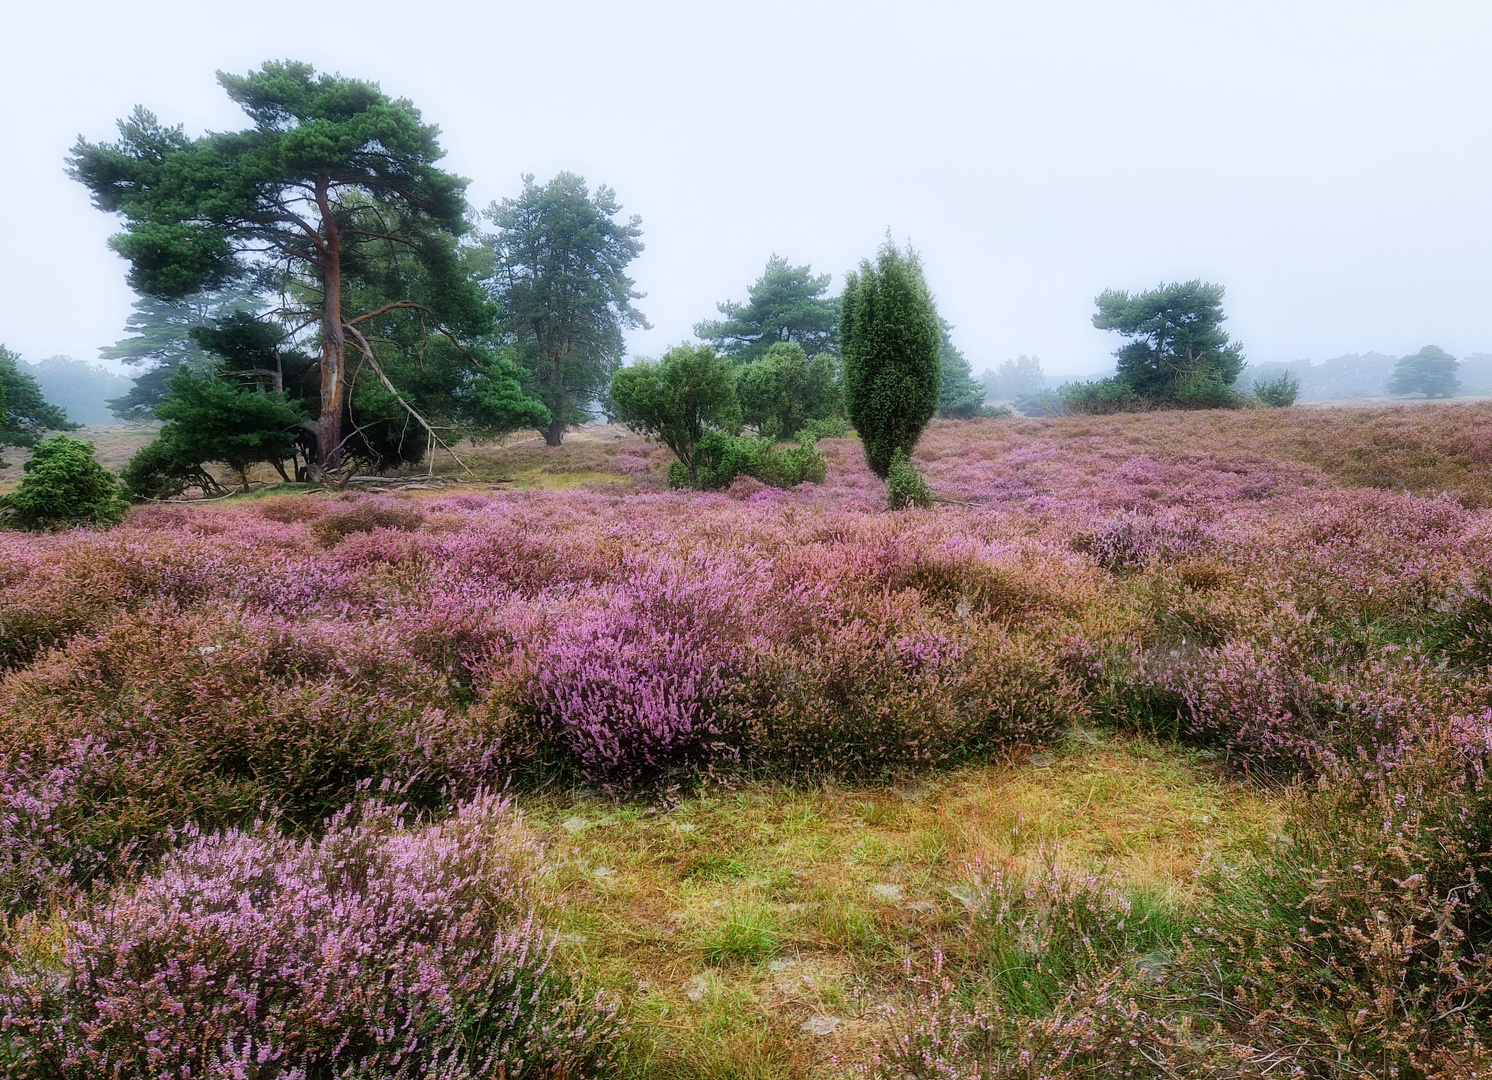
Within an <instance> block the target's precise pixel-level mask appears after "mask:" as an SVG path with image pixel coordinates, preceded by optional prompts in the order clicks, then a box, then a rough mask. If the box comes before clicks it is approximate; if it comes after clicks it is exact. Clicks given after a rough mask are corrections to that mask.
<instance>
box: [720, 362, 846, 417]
mask: <svg viewBox="0 0 1492 1080" xmlns="http://www.w3.org/2000/svg"><path fill="white" fill-rule="evenodd" d="M736 397H737V399H738V400H739V401H740V403H741V419H742V420H743V421H744V422H746V423H747V424H750V425H751V426H752V427H754V428H756V430H757V431H758V432H760V433H761V434H762V435H764V436H767V437H769V438H773V439H791V438H794V437H795V436H796V435H797V434H798V432H799V431H801V430H802V429H803V426H804V425H805V424H807V423H809V422H810V421H813V420H823V419H827V418H829V417H832V416H838V415H841V412H840V410H841V409H842V408H843V391H842V389H841V387H840V384H839V371H838V365H837V364H836V363H835V361H834V356H833V355H832V354H831V353H826V352H821V353H819V354H818V355H816V356H812V357H810V356H809V355H808V354H807V353H806V352H804V351H803V347H802V346H801V345H796V344H793V343H792V342H779V343H778V344H776V345H773V346H772V347H771V348H770V349H768V350H767V353H766V355H765V356H763V357H762V358H761V359H760V360H756V361H753V362H752V363H749V364H747V365H746V366H744V367H742V368H740V369H738V370H737V372H736Z"/></svg>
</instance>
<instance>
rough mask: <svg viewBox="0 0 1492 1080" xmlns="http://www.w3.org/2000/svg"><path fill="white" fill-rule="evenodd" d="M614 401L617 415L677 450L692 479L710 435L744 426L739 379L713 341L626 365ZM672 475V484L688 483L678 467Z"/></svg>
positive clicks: (614, 387) (679, 347)
mask: <svg viewBox="0 0 1492 1080" xmlns="http://www.w3.org/2000/svg"><path fill="white" fill-rule="evenodd" d="M610 399H611V408H612V410H613V411H614V413H615V415H616V418H617V419H618V420H619V421H621V423H623V424H625V425H626V426H627V427H629V428H631V429H632V430H633V431H635V432H637V433H638V434H640V435H645V436H647V437H648V438H650V439H657V440H658V441H659V442H661V443H662V444H663V445H664V446H666V447H668V448H669V449H670V450H672V451H673V453H674V456H675V457H676V458H678V459H679V464H681V465H682V466H683V469H684V475H685V476H686V477H688V478H689V479H690V480H693V479H694V478H695V477H696V476H697V474H698V469H699V464H698V461H697V456H698V448H699V447H700V446H702V445H703V441H704V440H705V439H707V438H710V437H712V436H720V434H721V432H736V431H740V430H741V410H740V408H739V406H738V405H737V404H736V389H735V379H734V378H733V377H732V375H731V372H730V368H729V367H728V366H727V365H726V364H725V362H724V361H723V360H721V359H720V357H718V356H716V355H715V350H714V349H712V348H710V346H708V345H699V346H694V345H675V346H674V347H673V348H671V349H669V350H668V351H667V352H666V353H664V354H663V359H661V360H659V361H658V362H657V363H656V364H655V363H653V362H652V361H651V360H639V361H638V362H637V363H635V364H633V365H632V366H631V367H625V368H622V370H620V371H618V372H617V373H616V374H615V375H614V376H613V377H612V380H611V390H610ZM668 476H669V483H670V484H671V485H672V486H674V487H681V486H683V485H682V483H677V482H675V477H676V470H674V469H673V468H670V469H669V470H668ZM729 482H730V481H726V483H729ZM722 486H723V485H722Z"/></svg>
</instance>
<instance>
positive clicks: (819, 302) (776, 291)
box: [694, 254, 839, 363]
mask: <svg viewBox="0 0 1492 1080" xmlns="http://www.w3.org/2000/svg"><path fill="white" fill-rule="evenodd" d="M832 280H833V278H832V277H831V275H829V274H817V275H816V274H814V272H813V268H812V267H810V266H808V265H807V264H804V265H803V266H792V265H790V264H789V263H788V260H787V259H785V258H783V257H782V256H781V255H775V254H774V255H773V256H772V257H771V258H770V259H768V260H767V269H766V271H765V272H763V274H762V276H761V277H759V278H757V279H756V283H755V284H754V285H752V286H751V288H750V289H749V290H747V295H748V299H747V301H746V303H744V304H742V303H739V302H737V301H734V300H724V301H721V302H720V303H718V304H716V305H715V307H716V309H717V310H718V311H719V312H720V314H721V315H724V316H725V318H723V319H708V320H706V321H704V322H701V323H697V324H695V327H694V335H695V337H697V338H699V339H700V340H702V341H708V342H710V343H711V344H713V345H714V346H715V347H716V348H717V349H718V350H719V351H720V352H721V353H722V354H723V355H725V356H728V357H730V358H731V359H733V360H735V361H737V362H740V363H749V362H751V361H753V360H758V359H760V358H761V357H763V356H765V355H766V352H767V350H768V349H770V348H771V347H772V346H773V345H776V344H778V343H782V342H791V343H792V344H795V345H801V346H802V347H803V351H804V352H806V353H808V355H809V356H812V355H814V354H815V353H818V352H824V351H833V350H834V349H835V348H836V347H837V344H838V329H839V302H838V300H836V299H835V298H834V297H830V296H825V295H824V294H825V293H826V292H828V291H829V285H830V283H831V282H832Z"/></svg>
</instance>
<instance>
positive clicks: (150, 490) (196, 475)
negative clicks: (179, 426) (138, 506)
mask: <svg viewBox="0 0 1492 1080" xmlns="http://www.w3.org/2000/svg"><path fill="white" fill-rule="evenodd" d="M119 479H120V480H121V481H122V482H123V483H124V487H125V490H126V491H128V492H129V496H130V498H131V499H134V500H135V501H136V502H145V501H149V500H159V499H174V498H176V497H178V496H180V495H183V494H185V493H186V492H188V491H190V490H192V489H196V490H198V491H201V492H202V493H203V494H207V493H208V492H214V491H222V490H223V489H222V486H221V485H220V484H219V483H218V482H217V480H216V479H214V478H213V476H212V474H211V473H209V472H208V471H207V470H206V469H204V468H203V467H202V466H201V465H200V464H194V463H187V464H184V463H182V462H181V461H180V460H178V459H177V457H176V455H175V454H174V453H172V451H171V446H170V444H169V443H167V442H166V441H165V440H164V439H152V440H151V441H150V442H148V443H146V444H145V445H144V446H142V447H141V448H140V449H139V450H137V451H135V453H134V455H133V456H132V457H131V458H130V459H129V462H128V463H127V464H126V465H125V466H124V470H123V471H122V472H121V473H120V474H119Z"/></svg>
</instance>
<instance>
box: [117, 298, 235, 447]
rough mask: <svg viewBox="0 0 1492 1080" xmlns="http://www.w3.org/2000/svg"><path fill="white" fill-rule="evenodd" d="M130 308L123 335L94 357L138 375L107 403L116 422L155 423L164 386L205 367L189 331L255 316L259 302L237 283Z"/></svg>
mask: <svg viewBox="0 0 1492 1080" xmlns="http://www.w3.org/2000/svg"><path fill="white" fill-rule="evenodd" d="M131 308H132V310H131V312H130V316H129V318H128V319H126V320H125V323H124V328H125V330H126V331H127V333H128V336H127V337H124V338H121V339H120V340H119V341H118V342H116V343H115V344H113V345H108V346H105V347H104V348H102V349H100V350H99V351H98V354H99V356H100V357H102V358H103V359H105V360H117V361H119V362H120V363H123V364H128V365H130V366H131V367H137V368H139V369H140V370H141V373H140V374H139V375H137V376H135V380H134V384H133V385H132V386H130V387H129V388H128V389H127V390H126V391H125V392H124V393H123V394H122V395H119V396H117V397H114V398H112V399H110V400H109V401H108V403H107V404H108V406H109V410H110V411H111V412H112V413H113V414H114V416H116V417H117V418H118V419H120V420H124V421H127V422H136V423H138V422H144V421H149V420H152V419H154V418H155V407H156V406H157V405H159V404H160V403H161V400H162V399H163V398H164V397H165V394H166V383H167V382H169V381H170V379H171V376H172V375H174V374H176V371H177V369H178V368H180V367H181V366H182V365H184V364H197V365H199V366H200V365H203V364H205V363H206V362H207V357H206V356H204V355H203V353H202V350H201V349H200V348H199V347H198V346H197V343H196V341H195V340H194V339H193V338H192V330H193V329H194V328H196V327H199V326H208V325H211V324H213V323H215V322H217V321H219V320H220V319H224V318H226V317H228V316H229V315H232V314H233V313H235V312H240V311H242V312H247V313H249V314H258V313H260V312H261V311H262V310H263V309H264V303H263V301H262V300H261V299H260V298H259V296H258V295H257V292H256V290H255V288H254V287H253V286H252V285H245V284H242V283H238V284H234V285H230V286H228V287H226V288H223V289H217V290H212V291H209V292H204V293H199V294H197V295H196V296H189V297H186V298H184V299H181V300H162V299H160V298H158V297H154V296H139V297H136V299H135V302H134V303H133V304H132V305H131Z"/></svg>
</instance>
